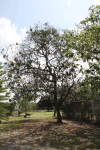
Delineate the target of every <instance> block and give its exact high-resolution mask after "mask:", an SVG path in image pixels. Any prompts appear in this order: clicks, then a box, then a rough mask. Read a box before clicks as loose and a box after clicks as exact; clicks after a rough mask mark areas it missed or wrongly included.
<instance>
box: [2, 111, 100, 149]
mask: <svg viewBox="0 0 100 150" xmlns="http://www.w3.org/2000/svg"><path fill="white" fill-rule="evenodd" d="M23 116H24V113H22V114H21V116H19V117H18V116H16V115H15V116H13V117H11V118H10V119H9V121H8V122H7V121H6V122H2V124H0V150H6V149H7V150H33V149H34V150H44V149H46V150H99V149H100V127H98V126H94V125H91V124H86V123H83V125H80V122H75V121H71V120H66V119H63V123H60V124H58V123H56V121H57V119H56V117H53V112H44V111H40V112H34V113H33V114H32V115H31V116H29V117H27V118H24V117H23Z"/></svg>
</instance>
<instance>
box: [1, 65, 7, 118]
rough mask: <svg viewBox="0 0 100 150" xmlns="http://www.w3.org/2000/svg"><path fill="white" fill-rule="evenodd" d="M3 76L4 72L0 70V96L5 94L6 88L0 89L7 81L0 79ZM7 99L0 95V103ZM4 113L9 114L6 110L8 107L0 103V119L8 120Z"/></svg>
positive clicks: (5, 96)
mask: <svg viewBox="0 0 100 150" xmlns="http://www.w3.org/2000/svg"><path fill="white" fill-rule="evenodd" d="M2 68H3V67H2V66H1V63H0V69H2ZM4 74H5V72H3V71H2V70H0V94H1V93H2V94H3V93H4V92H7V91H6V90H7V88H6V87H4V88H3V87H2V84H3V83H4V82H5V81H7V80H5V79H3V78H2V76H3V75H4ZM7 97H9V96H8V95H0V101H2V100H8V98H7ZM6 113H9V110H8V106H7V104H6V103H1V102H0V119H8V117H7V116H6Z"/></svg>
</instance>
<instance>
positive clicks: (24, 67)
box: [8, 23, 78, 123]
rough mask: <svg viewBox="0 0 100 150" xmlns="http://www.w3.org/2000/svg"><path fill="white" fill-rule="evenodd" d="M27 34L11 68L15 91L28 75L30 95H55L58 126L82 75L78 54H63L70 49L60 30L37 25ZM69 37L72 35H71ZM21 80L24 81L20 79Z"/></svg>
mask: <svg viewBox="0 0 100 150" xmlns="http://www.w3.org/2000/svg"><path fill="white" fill-rule="evenodd" d="M27 34H28V36H27V38H26V40H25V41H24V43H23V44H21V45H20V46H19V48H18V57H17V56H16V57H15V58H14V61H13V62H10V65H11V64H12V65H13V68H11V67H9V66H8V68H9V72H8V74H10V76H11V77H10V78H11V79H13V74H12V73H14V72H15V73H16V75H15V76H14V78H15V77H16V82H15V81H14V82H13V81H12V82H11V85H12V86H13V87H14V83H16V84H17V83H18V84H19V81H20V82H22V74H24V76H25V79H27V77H28V79H30V80H31V81H30V82H31V88H29V90H30V92H31V91H33V93H35V94H37V95H38V96H40V95H42V96H43V95H45V94H53V95H54V106H55V108H56V111H57V122H58V123H59V122H62V119H61V115H60V107H61V105H62V103H63V102H64V101H65V99H66V97H67V96H68V95H69V93H70V91H71V88H72V87H73V85H74V83H75V80H74V79H75V78H76V77H77V75H78V72H77V71H76V69H77V65H76V64H75V60H74V59H73V56H74V53H73V51H72V50H71V49H69V50H68V53H67V54H66V53H64V52H63V49H64V48H65V47H67V46H66V43H65V39H64V38H63V37H61V35H60V31H59V30H58V29H55V28H54V27H52V26H49V25H48V24H47V23H45V24H44V26H43V27H41V26H39V25H36V26H35V28H34V30H33V29H32V28H30V31H27ZM68 37H71V35H70V34H68ZM67 44H69V42H68V43H67ZM18 65H19V66H20V67H19V66H18ZM19 76H20V77H21V80H20V79H18V77H19ZM18 84H17V85H16V87H17V89H18V88H19V87H18ZM24 84H25V82H24ZM20 85H21V83H20ZM10 87H11V86H10ZM20 87H21V86H20ZM11 88H12V87H11ZM61 88H62V91H61V90H60V89H61ZM19 89H20V88H19ZM15 91H16V88H15V87H14V92H15ZM34 91H35V92H34ZM30 92H28V93H30ZM35 94H34V95H35Z"/></svg>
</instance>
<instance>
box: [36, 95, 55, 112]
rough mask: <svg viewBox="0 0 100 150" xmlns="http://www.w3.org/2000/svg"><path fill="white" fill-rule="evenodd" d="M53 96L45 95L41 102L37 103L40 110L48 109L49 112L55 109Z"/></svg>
mask: <svg viewBox="0 0 100 150" xmlns="http://www.w3.org/2000/svg"><path fill="white" fill-rule="evenodd" d="M53 100H54V98H53V96H51V95H45V96H43V97H42V98H41V99H40V101H39V102H38V103H37V104H38V107H39V109H45V108H47V111H48V112H49V110H51V109H52V108H53V105H54V104H53Z"/></svg>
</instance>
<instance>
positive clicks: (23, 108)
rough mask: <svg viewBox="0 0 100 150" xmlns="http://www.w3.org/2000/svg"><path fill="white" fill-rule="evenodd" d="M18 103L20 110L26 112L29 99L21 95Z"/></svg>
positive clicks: (28, 108)
mask: <svg viewBox="0 0 100 150" xmlns="http://www.w3.org/2000/svg"><path fill="white" fill-rule="evenodd" d="M18 104H19V105H20V107H21V111H22V112H25V113H27V111H28V110H30V106H29V99H28V97H27V96H26V95H24V96H23V98H22V99H21V100H20V101H19V102H18Z"/></svg>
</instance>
